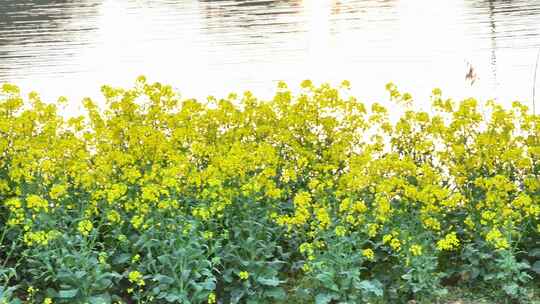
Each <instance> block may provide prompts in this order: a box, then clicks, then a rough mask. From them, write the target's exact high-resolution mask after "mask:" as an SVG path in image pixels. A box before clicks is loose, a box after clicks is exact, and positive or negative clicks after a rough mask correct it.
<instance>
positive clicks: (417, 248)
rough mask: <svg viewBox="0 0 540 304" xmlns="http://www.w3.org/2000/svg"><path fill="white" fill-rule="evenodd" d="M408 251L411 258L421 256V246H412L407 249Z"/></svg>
mask: <svg viewBox="0 0 540 304" xmlns="http://www.w3.org/2000/svg"><path fill="white" fill-rule="evenodd" d="M409 251H410V253H411V254H412V255H413V256H420V255H422V246H420V245H417V244H414V245H412V246H411V247H410V248H409Z"/></svg>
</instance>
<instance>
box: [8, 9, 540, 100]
mask: <svg viewBox="0 0 540 304" xmlns="http://www.w3.org/2000/svg"><path fill="white" fill-rule="evenodd" d="M539 47H540V1H524V0H521V1H508V0H506V1H488V0H479V1H472V0H461V1H458V0H445V1H414V0H401V1H398V0H386V1H383V0H379V1H374V0H368V1H366V0H339V1H338V0H302V1H300V0H295V1H280V0H243V1H241V0H226V1H208V0H207V1H192V0H190V1H170V0H151V1H150V0H72V1H67V0H64V1H55V2H54V3H50V2H48V1H40V0H0V83H1V82H12V83H15V84H18V85H20V86H22V88H23V89H24V90H30V89H32V90H37V91H39V92H41V93H42V95H43V96H44V98H45V99H49V100H55V99H56V98H57V97H58V96H60V95H65V96H68V97H69V98H70V99H75V100H79V99H80V98H82V97H83V96H92V97H96V96H99V86H100V85H101V84H112V85H120V86H130V85H132V84H133V82H134V80H135V78H136V77H137V76H138V75H140V74H145V75H147V76H148V78H149V79H150V80H151V81H161V82H164V83H168V84H171V85H173V86H174V87H175V88H177V89H178V90H180V92H181V93H182V95H183V96H186V97H192V96H195V97H199V98H200V97H203V96H206V95H216V96H218V97H219V96H224V95H226V94H227V93H229V92H230V91H236V92H242V91H244V90H246V89H250V90H252V91H253V92H254V93H256V94H257V95H258V96H262V97H265V98H268V97H271V96H272V94H273V92H274V91H275V87H276V84H277V82H278V81H279V80H285V81H287V82H288V83H289V85H290V86H291V87H293V88H294V87H297V86H298V84H299V83H300V81H301V80H303V79H306V78H310V79H312V80H314V81H315V82H331V83H339V82H341V80H343V79H348V80H350V81H351V83H352V87H353V93H354V94H356V95H359V96H360V97H361V98H362V99H368V100H378V99H387V95H386V94H385V91H384V85H385V84H386V83H387V82H389V81H393V82H394V83H396V84H397V85H398V87H399V88H400V89H403V90H405V91H409V92H411V93H413V96H417V100H419V101H418V103H417V106H418V107H421V106H424V105H425V103H424V102H425V100H426V99H427V96H429V93H430V92H431V89H432V88H434V87H441V88H442V89H443V92H444V93H445V94H446V95H451V96H456V97H465V96H476V97H481V98H497V99H498V100H500V101H502V102H505V103H507V104H508V103H509V102H510V101H512V100H515V99H519V100H522V101H524V102H528V103H529V102H530V100H531V97H532V86H533V79H532V78H533V74H534V65H535V60H536V54H537V50H538V48H539ZM467 61H469V62H471V63H472V64H473V65H474V67H475V69H476V70H477V73H478V76H479V80H478V81H477V82H475V84H474V86H472V87H471V86H470V85H468V84H467V83H466V81H465V74H466V72H467V71H466V62H467ZM422 101H424V102H422Z"/></svg>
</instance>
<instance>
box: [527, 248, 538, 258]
mask: <svg viewBox="0 0 540 304" xmlns="http://www.w3.org/2000/svg"><path fill="white" fill-rule="evenodd" d="M529 256H532V257H537V258H540V248H533V249H532V250H531V251H530V252H529Z"/></svg>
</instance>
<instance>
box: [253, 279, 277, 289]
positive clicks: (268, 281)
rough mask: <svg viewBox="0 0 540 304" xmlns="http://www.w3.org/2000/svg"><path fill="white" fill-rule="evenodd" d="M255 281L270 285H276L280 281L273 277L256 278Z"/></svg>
mask: <svg viewBox="0 0 540 304" xmlns="http://www.w3.org/2000/svg"><path fill="white" fill-rule="evenodd" d="M257 282H259V283H261V284H262V285H266V286H272V287H276V286H278V285H279V283H281V281H280V280H278V279H277V278H275V277H273V278H261V277H259V278H257Z"/></svg>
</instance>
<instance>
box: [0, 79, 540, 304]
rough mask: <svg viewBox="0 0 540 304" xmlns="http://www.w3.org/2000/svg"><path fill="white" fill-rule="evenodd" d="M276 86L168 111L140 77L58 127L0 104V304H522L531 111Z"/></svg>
mask: <svg viewBox="0 0 540 304" xmlns="http://www.w3.org/2000/svg"><path fill="white" fill-rule="evenodd" d="M347 86H348V83H346V82H345V83H343V85H342V86H341V87H339V88H332V87H330V86H329V85H321V86H319V87H316V86H314V85H313V84H312V83H311V82H309V81H305V82H303V83H302V87H301V90H300V92H299V93H298V94H297V95H294V96H293V94H292V93H291V91H290V90H289V89H288V88H287V87H286V85H285V84H283V83H281V84H280V85H279V87H278V91H277V93H276V95H275V97H274V98H273V100H270V101H262V100H258V99H257V98H256V97H255V96H253V95H252V94H251V93H249V92H246V93H245V94H244V95H243V96H237V95H234V94H231V95H230V96H229V97H227V98H226V99H222V100H217V99H215V98H208V100H207V101H205V102H198V101H196V100H182V99H181V98H179V97H178V96H177V95H176V94H175V93H174V92H173V90H172V89H171V88H170V87H169V86H164V85H161V84H159V83H154V84H150V83H147V82H146V80H145V79H144V78H143V77H141V78H139V79H138V80H137V82H136V85H135V87H134V88H132V89H128V90H124V89H119V88H111V87H103V89H102V91H103V94H104V96H105V99H106V105H105V108H104V109H101V108H99V107H98V106H97V105H96V104H95V103H94V102H92V101H91V100H89V99H86V100H85V101H84V106H85V108H86V114H85V115H83V116H81V117H76V118H70V119H67V118H64V117H62V116H60V115H58V113H57V105H53V104H46V103H43V102H42V101H41V100H40V99H39V96H38V95H37V94H30V96H29V97H28V99H27V100H25V99H23V98H22V97H21V96H20V93H19V89H18V88H17V87H15V86H12V85H4V86H3V87H2V88H1V93H0V267H1V268H0V303H2V302H5V303H21V302H28V303H48V304H50V303H133V302H136V303H210V304H211V303H282V302H283V303H284V302H290V303H318V304H319V303H320V304H323V303H406V302H407V301H410V300H415V301H417V302H425V303H432V302H434V301H436V300H437V299H441V298H442V297H444V296H445V294H447V293H448V289H449V288H465V289H467V290H471V291H475V290H477V291H479V292H483V293H484V294H489V295H491V296H492V297H493V299H498V300H499V301H501V302H520V303H530V302H531V301H532V298H533V297H536V296H537V295H535V294H534V293H535V289H534V286H538V285H540V277H539V273H540V237H539V235H540V180H539V175H540V137H539V135H540V117H539V116H534V115H531V114H529V113H528V111H527V108H526V107H525V106H523V105H521V104H519V103H514V104H513V106H512V107H511V108H508V109H506V108H503V107H501V106H499V105H497V104H494V103H493V102H488V103H486V104H482V105H479V104H478V103H477V101H476V100H474V99H466V100H463V101H461V102H455V101H452V100H450V99H444V98H443V97H442V94H441V92H440V90H434V91H433V95H432V106H431V108H430V109H429V110H427V111H419V110H417V111H415V110H410V107H411V104H412V105H414V102H412V101H411V96H410V95H409V94H401V93H399V92H398V91H397V89H396V88H395V86H394V85H392V84H389V85H388V86H387V89H388V91H389V92H390V97H391V99H392V100H393V101H394V102H396V108H398V107H400V108H401V110H398V109H396V111H401V112H402V116H401V117H400V118H399V119H397V120H396V121H390V120H389V118H388V113H387V109H385V108H384V107H382V106H381V105H380V104H373V105H371V106H370V109H368V108H367V107H366V105H364V104H363V103H361V102H359V101H358V100H356V99H355V98H354V97H346V98H344V97H341V96H345V95H347V94H348V88H347Z"/></svg>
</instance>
